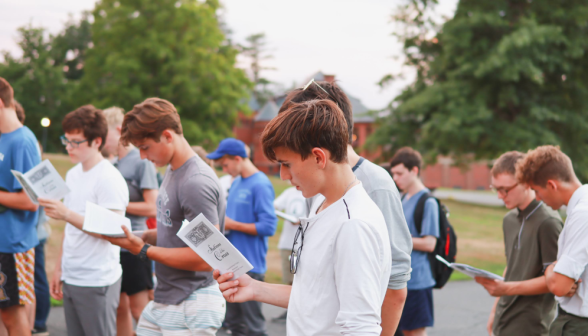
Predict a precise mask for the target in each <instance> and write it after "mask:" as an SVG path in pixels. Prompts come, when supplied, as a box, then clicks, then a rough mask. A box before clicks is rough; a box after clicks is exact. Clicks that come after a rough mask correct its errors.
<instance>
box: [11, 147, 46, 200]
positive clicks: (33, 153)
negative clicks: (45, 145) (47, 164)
mask: <svg viewBox="0 0 588 336" xmlns="http://www.w3.org/2000/svg"><path fill="white" fill-rule="evenodd" d="M12 155H13V160H12V167H11V169H13V170H16V171H19V172H21V173H23V174H24V173H26V172H28V171H29V170H31V169H33V168H34V167H35V166H36V165H38V164H39V163H41V158H40V156H39V150H38V149H37V147H36V146H33V145H31V144H30V143H29V142H27V141H25V142H24V145H23V146H15V147H14V151H13V152H12ZM12 188H13V189H14V190H20V189H22V186H21V185H20V183H19V182H18V180H17V179H16V178H14V177H13V182H12Z"/></svg>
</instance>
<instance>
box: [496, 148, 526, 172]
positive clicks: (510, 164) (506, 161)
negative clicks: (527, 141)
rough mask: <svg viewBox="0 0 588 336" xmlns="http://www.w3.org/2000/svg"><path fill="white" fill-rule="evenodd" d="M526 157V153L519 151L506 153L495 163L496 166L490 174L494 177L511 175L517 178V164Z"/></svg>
mask: <svg viewBox="0 0 588 336" xmlns="http://www.w3.org/2000/svg"><path fill="white" fill-rule="evenodd" d="M524 157H525V153H521V152H518V151H510V152H506V153H504V154H502V155H500V157H499V158H498V159H496V161H494V165H492V170H490V173H491V174H492V176H494V177H496V176H498V175H500V174H510V175H512V176H515V175H516V171H517V168H516V164H517V162H519V161H520V160H521V159H523V158H524Z"/></svg>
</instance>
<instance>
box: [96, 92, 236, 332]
mask: <svg viewBox="0 0 588 336" xmlns="http://www.w3.org/2000/svg"><path fill="white" fill-rule="evenodd" d="M121 132H122V136H121V141H122V143H123V144H128V143H132V144H134V145H135V146H137V148H138V149H139V150H140V152H141V157H144V158H146V159H147V160H149V161H151V162H153V163H154V164H155V165H156V166H159V167H163V166H168V168H167V172H166V174H165V177H164V180H163V183H162V185H161V187H160V189H159V195H158V197H157V202H156V205H157V229H156V230H147V231H145V233H144V234H143V237H142V239H141V238H139V237H136V236H134V235H133V234H132V233H130V232H129V230H128V229H126V228H124V230H125V232H126V235H127V236H126V238H108V240H109V241H111V242H112V243H114V244H116V245H119V246H121V247H123V248H126V249H128V250H129V251H130V252H131V253H133V254H136V255H139V257H140V258H142V259H147V258H148V259H151V260H154V261H156V262H157V263H156V264H155V274H156V276H157V280H158V281H157V287H156V288H155V300H154V301H151V302H149V304H148V305H147V306H146V307H145V309H144V310H143V313H142V314H141V319H140V320H139V323H138V325H137V335H139V336H141V335H154V334H157V335H159V334H164V335H165V334H170V333H174V334H190V335H195V334H197V335H214V334H215V333H216V331H217V330H218V329H219V328H220V326H221V323H222V321H223V319H224V316H225V309H226V308H225V300H224V298H223V296H222V294H221V292H220V290H219V288H218V283H216V282H215V281H213V278H212V269H211V268H210V266H209V265H208V264H207V263H206V262H205V261H204V260H203V259H202V258H200V256H198V255H197V254H196V253H195V252H194V251H193V250H192V249H191V248H189V247H188V246H187V245H186V244H185V243H184V242H183V241H182V240H181V239H180V238H178V237H177V236H176V233H177V232H178V230H179V229H180V227H181V225H182V221H183V220H184V219H187V220H189V221H190V220H192V219H194V218H195V217H196V216H198V215H199V214H200V213H202V214H203V215H204V216H206V218H208V220H210V222H212V223H213V224H216V225H218V227H219V228H220V229H221V231H222V229H223V228H224V214H225V208H226V200H225V197H224V193H223V192H222V191H221V187H220V182H219V180H218V178H217V177H216V174H215V173H214V171H213V170H212V168H211V167H210V166H208V165H207V164H206V163H204V162H203V161H202V159H200V158H199V157H198V156H197V155H196V153H194V151H193V150H192V148H191V147H190V145H189V144H188V142H187V141H186V139H185V138H184V136H183V134H182V125H181V122H180V116H179V115H178V113H177V111H176V109H175V107H174V106H173V105H172V104H171V103H170V102H168V101H167V100H164V99H160V98H149V99H147V100H145V101H144V102H143V103H141V104H137V105H135V107H134V108H133V110H131V111H130V112H128V113H127V114H126V115H125V118H124V122H123V125H122V128H121ZM155 245H156V246H155Z"/></svg>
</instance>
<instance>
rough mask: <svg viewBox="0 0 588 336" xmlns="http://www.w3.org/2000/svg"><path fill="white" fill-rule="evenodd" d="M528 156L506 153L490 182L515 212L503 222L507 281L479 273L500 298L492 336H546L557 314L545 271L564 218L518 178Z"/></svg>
mask: <svg viewBox="0 0 588 336" xmlns="http://www.w3.org/2000/svg"><path fill="white" fill-rule="evenodd" d="M524 158H525V154H523V153H521V152H516V151H512V152H507V153H504V154H502V155H501V156H500V157H499V158H498V159H497V160H496V161H495V162H494V166H493V167H492V170H491V175H492V177H491V178H492V187H493V189H494V190H496V192H497V193H498V198H500V199H501V200H503V201H504V205H505V206H506V208H507V209H511V211H509V212H508V213H507V214H506V215H505V216H504V219H503V227H502V230H503V233H504V250H505V254H506V268H505V270H504V281H500V280H491V279H487V278H476V281H477V282H478V283H480V284H481V285H482V286H484V288H485V289H486V290H487V291H488V293H489V294H490V295H492V296H495V297H496V301H495V302H494V306H493V307H492V312H491V313H490V317H489V318H488V324H487V330H488V335H490V336H492V335H495V336H508V335H535V336H540V335H541V336H546V335H547V334H548V332H549V326H550V325H551V321H553V318H554V317H555V308H556V304H555V298H554V297H553V294H551V293H550V292H549V290H548V288H547V285H546V284H545V275H544V274H543V271H544V269H545V267H544V265H546V264H549V263H551V262H553V261H555V260H556V258H557V239H558V237H559V234H560V232H561V230H562V227H563V223H562V221H561V217H560V216H559V214H558V213H557V212H556V211H554V210H553V209H551V208H550V207H548V206H547V205H546V204H545V203H543V202H541V201H537V200H536V199H535V197H536V195H535V192H534V191H533V189H531V188H530V187H529V185H527V184H524V183H519V182H518V181H517V178H516V177H515V173H516V165H517V163H518V162H520V161H522V160H523V159H524ZM569 295H573V292H572V293H570V294H569Z"/></svg>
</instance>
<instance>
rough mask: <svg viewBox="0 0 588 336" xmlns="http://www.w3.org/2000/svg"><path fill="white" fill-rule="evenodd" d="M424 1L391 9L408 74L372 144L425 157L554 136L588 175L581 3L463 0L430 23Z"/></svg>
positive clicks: (529, 143) (586, 55) (587, 53)
mask: <svg viewBox="0 0 588 336" xmlns="http://www.w3.org/2000/svg"><path fill="white" fill-rule="evenodd" d="M430 9H431V2H430V1H412V2H411V3H410V4H409V5H407V6H405V7H403V8H402V10H401V11H400V14H399V15H397V17H396V19H397V20H400V21H401V22H403V23H404V24H405V26H406V27H407V29H406V30H404V31H403V32H401V40H402V42H403V43H404V53H405V56H406V64H407V65H408V66H411V67H413V68H414V69H415V70H416V73H417V76H416V79H415V81H414V83H412V84H411V85H410V86H408V87H407V88H406V89H405V90H404V91H403V92H402V93H401V94H400V95H399V96H398V97H396V98H395V99H394V101H393V102H392V103H391V104H390V106H389V110H390V114H389V115H388V116H387V117H385V118H383V119H381V120H380V123H381V127H380V128H379V129H378V131H377V132H376V133H375V134H374V136H373V137H372V138H371V142H372V143H376V144H383V145H388V146H387V147H385V149H386V150H387V152H388V154H390V153H393V151H394V150H395V149H397V148H398V147H400V146H405V145H408V146H414V147H416V148H417V149H419V150H420V151H421V152H423V153H424V154H426V156H427V157H428V158H429V159H430V160H434V158H435V157H436V156H437V155H439V154H443V155H452V156H454V157H455V158H458V159H464V158H468V157H470V158H474V159H492V158H496V157H497V156H498V155H500V154H501V153H503V152H505V151H508V150H522V151H526V150H528V149H530V148H534V147H535V146H538V145H543V144H556V145H560V146H561V148H562V150H563V151H564V152H566V153H568V154H569V155H570V157H571V158H572V160H573V161H574V164H575V168H576V170H577V171H578V172H579V173H581V175H582V176H583V177H588V158H587V157H586V156H585V155H584V153H586V151H587V150H588V120H587V117H588V100H587V99H586V97H587V96H588V40H587V39H586V37H585V36H586V34H587V33H588V2H586V1H580V0H568V1H555V2H554V1H546V0H510V1H506V0H494V1H488V0H485V1H479V0H478V1H473V0H462V1H460V2H459V4H458V7H457V11H456V13H455V16H454V17H453V18H452V19H451V20H449V21H447V22H446V23H444V24H443V25H439V26H436V25H435V24H434V23H433V21H432V20H430V17H431V14H430ZM431 32H433V33H431ZM390 79H393V77H392V76H387V77H385V78H384V79H383V82H382V83H383V84H384V83H385V82H386V80H390ZM390 144H392V145H391V146H390Z"/></svg>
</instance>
